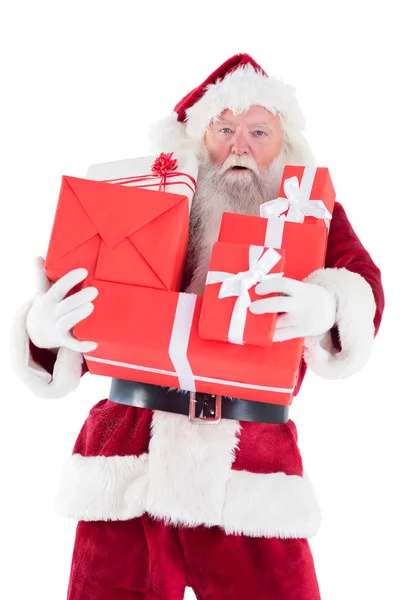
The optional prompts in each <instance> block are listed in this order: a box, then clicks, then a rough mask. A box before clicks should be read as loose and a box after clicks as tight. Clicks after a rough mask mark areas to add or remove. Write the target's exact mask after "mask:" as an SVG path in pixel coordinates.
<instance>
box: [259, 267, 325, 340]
mask: <svg viewBox="0 0 400 600" xmlns="http://www.w3.org/2000/svg"><path fill="white" fill-rule="evenodd" d="M255 292H256V293H257V294H259V295H261V296H263V295H267V294H272V293H281V294H285V295H284V296H274V297H272V298H264V299H262V300H256V301H255V302H253V303H252V304H251V306H250V308H249V310H250V311H251V312H252V313H254V314H258V315H260V314H264V313H285V314H281V315H278V318H277V321H276V328H275V333H274V337H273V341H274V342H284V341H286V340H291V339H293V338H299V337H306V336H307V337H308V336H318V335H323V334H324V333H326V332H327V331H329V330H330V329H331V328H332V327H333V325H334V323H335V315H336V301H335V297H334V295H333V294H332V293H331V292H329V291H328V290H326V289H325V288H324V287H322V286H320V285H315V284H314V283H306V282H304V281H297V280H295V279H289V278H288V277H272V278H270V279H267V280H265V281H262V282H261V283H259V284H258V285H257V286H256V288H255Z"/></svg>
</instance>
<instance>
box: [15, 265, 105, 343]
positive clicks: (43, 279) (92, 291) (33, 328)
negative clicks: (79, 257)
mask: <svg viewBox="0 0 400 600" xmlns="http://www.w3.org/2000/svg"><path fill="white" fill-rule="evenodd" d="M34 264H35V276H36V277H35V278H36V291H37V293H36V296H35V297H34V299H33V304H32V307H31V309H30V310H29V312H28V315H27V319H26V329H27V332H28V335H29V338H30V339H31V340H32V342H33V343H34V344H35V346H37V347H38V348H60V347H61V346H64V347H65V348H70V349H71V350H75V351H76V352H82V353H84V352H90V351H91V350H95V349H96V348H97V344H96V342H81V341H79V340H77V339H76V338H75V337H74V336H73V335H72V333H71V329H72V328H73V327H74V325H76V324H77V323H79V321H82V320H83V319H85V318H86V317H88V316H89V315H90V313H91V312H92V311H93V309H94V305H93V304H92V302H91V300H94V299H95V298H96V296H97V295H98V290H97V288H95V287H88V288H85V289H83V290H81V291H80V292H77V293H76V294H73V295H72V296H69V297H68V298H65V296H66V294H67V293H68V292H69V291H70V290H71V289H72V288H73V287H74V286H75V285H77V284H78V283H80V282H81V281H83V280H84V279H85V278H86V277H87V274H88V272H87V270H86V269H74V270H73V271H70V272H69V273H67V274H66V275H64V277H61V279H59V280H58V281H57V282H56V283H54V284H53V285H52V284H51V282H50V281H49V279H48V278H47V276H46V273H45V272H44V268H43V264H44V260H43V258H41V257H40V256H39V257H38V258H36V259H35V263H34ZM64 298H65V299H64Z"/></svg>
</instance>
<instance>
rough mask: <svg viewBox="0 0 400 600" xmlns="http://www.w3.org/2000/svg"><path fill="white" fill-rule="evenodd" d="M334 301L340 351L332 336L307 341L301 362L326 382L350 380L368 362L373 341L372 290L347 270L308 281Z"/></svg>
mask: <svg viewBox="0 0 400 600" xmlns="http://www.w3.org/2000/svg"><path fill="white" fill-rule="evenodd" d="M307 281H309V282H310V283H315V284H317V285H320V286H322V287H324V288H325V289H327V290H328V291H329V292H332V293H333V294H334V296H335V298H336V320H335V322H336V327H337V331H338V334H339V341H340V346H341V349H340V350H338V349H337V348H336V347H335V346H334V344H333V341H332V337H331V333H330V332H327V333H325V334H324V335H323V336H319V337H313V338H306V339H305V351H304V360H305V361H306V363H307V365H308V366H309V367H310V368H311V369H312V371H314V372H315V373H316V374H317V375H320V376H321V377H325V378H327V379H341V378H345V377H350V375H353V374H354V373H357V372H358V371H360V370H361V369H362V368H363V367H364V366H365V365H366V363H367V362H368V358H369V355H370V352H371V349H372V343H373V339H374V329H375V328H374V316H375V312H376V304H375V300H374V295H373V293H372V289H371V286H370V285H369V284H368V283H367V281H366V280H365V279H364V278H363V277H361V275H359V274H358V273H352V272H351V271H348V270H347V269H343V268H342V269H320V270H318V271H316V272H315V273H312V274H311V275H310V277H308V278H307Z"/></svg>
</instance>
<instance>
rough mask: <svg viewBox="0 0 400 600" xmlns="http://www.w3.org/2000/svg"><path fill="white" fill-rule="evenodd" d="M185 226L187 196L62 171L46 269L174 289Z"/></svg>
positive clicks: (182, 254)
mask: <svg viewBox="0 0 400 600" xmlns="http://www.w3.org/2000/svg"><path fill="white" fill-rule="evenodd" d="M188 227H189V207H188V198H187V197H186V196H183V195H179V194H171V193H167V192H155V191H150V190H143V189H141V188H137V187H124V186H120V185H110V184H108V183H103V182H98V181H90V180H87V179H78V178H76V177H66V176H64V177H63V178H62V184H61V190H60V195H59V200H58V205H57V210H56V214H55V219H54V224H53V229H52V233H51V238H50V243H49V248H48V252H47V257H46V261H45V271H46V274H47V276H48V277H49V279H50V280H51V281H56V280H57V279H59V278H60V277H62V276H63V275H65V273H67V272H68V271H70V270H71V269H75V268H78V267H85V268H86V269H87V270H88V271H89V274H90V275H91V276H93V277H96V279H101V280H105V281H115V282H118V283H128V284H132V285H141V286H146V287H151V288H157V289H163V290H178V289H179V287H180V283H181V278H182V273H183V266H184V260H185V255H186V249H187V239H188Z"/></svg>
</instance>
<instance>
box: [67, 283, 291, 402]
mask: <svg viewBox="0 0 400 600" xmlns="http://www.w3.org/2000/svg"><path fill="white" fill-rule="evenodd" d="M85 285H95V286H96V287H97V288H98V290H99V295H98V297H97V298H96V299H95V300H94V304H95V310H94V311H93V312H92V314H91V315H90V316H89V317H87V318H86V319H84V320H83V321H81V322H80V323H78V325H77V326H75V328H74V335H75V336H76V337H77V338H78V339H80V340H93V341H96V342H97V343H98V347H97V348H96V350H94V351H93V352H90V353H89V354H86V355H85V360H86V363H87V365H88V368H89V371H90V372H91V373H94V374H98V375H104V376H107V377H117V378H120V379H127V380H132V381H141V382H144V383H151V384H155V385H162V386H168V387H174V388H181V389H183V390H189V391H198V392H205V393H209V394H221V395H224V396H230V397H234V398H244V399H248V400H254V401H258V402H270V403H273V404H280V405H289V404H290V403H291V399H292V395H293V390H294V387H295V385H296V381H297V374H298V368H299V364H300V361H301V356H302V340H291V341H289V342H282V343H279V344H273V345H272V346H271V347H261V346H251V345H237V344H230V343H226V342H218V341H210V340H203V339H202V338H200V336H199V334H198V323H199V318H200V312H201V305H202V297H200V296H195V295H193V294H183V293H174V292H165V291H162V290H151V289H148V288H140V287H135V286H129V285H123V284H116V283H108V282H103V281H96V280H88V281H87V282H85Z"/></svg>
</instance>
